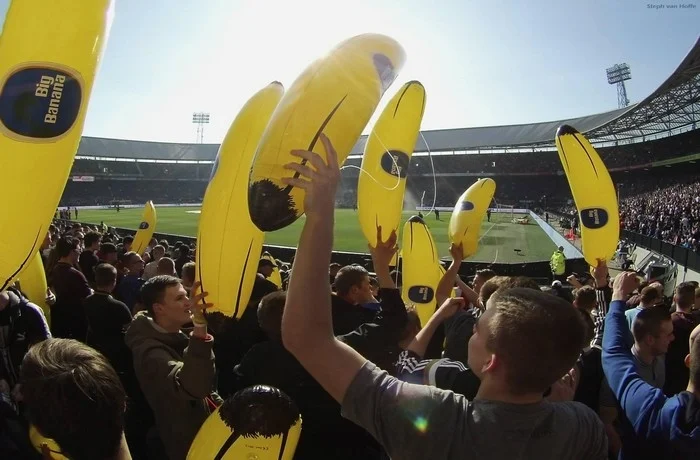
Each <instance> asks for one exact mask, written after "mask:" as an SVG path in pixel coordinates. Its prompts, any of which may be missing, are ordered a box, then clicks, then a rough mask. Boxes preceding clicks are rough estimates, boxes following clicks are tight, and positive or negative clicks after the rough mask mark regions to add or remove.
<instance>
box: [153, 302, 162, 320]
mask: <svg viewBox="0 0 700 460" xmlns="http://www.w3.org/2000/svg"><path fill="white" fill-rule="evenodd" d="M162 312H163V305H162V304H160V303H158V302H156V303H154V304H153V314H154V315H155V314H161V313H162ZM153 319H155V318H153Z"/></svg>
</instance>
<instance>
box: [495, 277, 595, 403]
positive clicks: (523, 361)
mask: <svg viewBox="0 0 700 460" xmlns="http://www.w3.org/2000/svg"><path fill="white" fill-rule="evenodd" d="M491 310H494V314H493V316H492V317H491V320H490V323H489V329H490V330H489V337H488V338H487V340H486V346H487V348H488V349H489V350H490V351H492V352H494V353H496V354H497V355H498V356H499V357H500V358H501V359H502V360H503V362H504V363H505V365H506V368H507V375H506V379H507V384H508V387H509V389H510V391H511V392H513V393H515V394H526V393H544V391H545V390H547V388H549V387H550V386H551V385H552V384H553V383H554V382H555V381H557V380H558V379H560V378H561V376H562V375H564V374H566V373H567V372H568V371H569V370H570V369H571V368H572V367H573V366H574V364H575V363H576V359H577V358H578V356H579V354H580V353H581V350H582V349H583V347H584V346H585V339H586V336H585V335H586V332H585V325H584V323H583V319H582V318H581V314H580V313H579V312H578V311H576V309H575V308H572V307H571V304H570V303H568V302H566V301H565V300H563V299H562V298H560V297H556V296H553V295H549V294H546V293H544V292H541V291H540V290H539V289H537V290H535V289H530V288H512V289H499V290H497V291H496V292H495V293H494V294H493V295H492V296H491V298H490V300H489V305H488V307H487V311H491Z"/></svg>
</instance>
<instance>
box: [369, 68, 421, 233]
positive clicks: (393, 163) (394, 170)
mask: <svg viewBox="0 0 700 460" xmlns="http://www.w3.org/2000/svg"><path fill="white" fill-rule="evenodd" d="M424 109H425V89H424V88H423V85H422V84H421V83H420V82H417V81H410V82H408V83H406V84H405V85H403V86H402V87H401V89H400V90H399V91H398V92H397V93H396V94H395V95H394V97H393V98H392V99H391V100H390V101H389V104H387V106H386V107H385V108H384V110H383V111H382V114H381V115H380V116H379V119H378V120H377V122H376V123H375V125H374V128H373V129H372V132H371V133H370V135H369V137H368V138H367V144H366V145H365V152H364V155H363V156H362V170H361V171H360V178H359V181H358V184H357V211H358V215H359V218H360V227H361V228H362V233H364V235H365V238H367V241H368V242H369V244H371V245H372V246H376V245H377V227H379V226H381V227H382V236H383V237H384V238H386V237H387V236H389V234H391V230H396V232H397V233H398V230H399V223H400V222H401V211H402V210H403V195H404V191H405V190H406V175H407V174H408V166H409V163H410V160H411V155H413V148H414V147H415V146H416V139H417V138H418V131H419V130H420V123H421V120H423V110H424Z"/></svg>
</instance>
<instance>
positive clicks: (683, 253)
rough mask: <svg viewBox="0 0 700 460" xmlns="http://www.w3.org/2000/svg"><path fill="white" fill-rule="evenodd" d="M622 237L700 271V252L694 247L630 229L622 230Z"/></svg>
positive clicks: (688, 267) (690, 268)
mask: <svg viewBox="0 0 700 460" xmlns="http://www.w3.org/2000/svg"><path fill="white" fill-rule="evenodd" d="M622 237H623V238H624V239H626V240H627V241H629V242H631V243H635V244H636V245H637V246H640V247H643V248H645V249H648V250H650V251H654V252H658V253H659V254H661V255H664V256H666V257H668V258H670V259H673V260H674V261H676V263H677V264H678V265H682V266H684V267H686V268H687V269H689V270H693V271H697V272H700V254H698V253H697V252H695V251H693V250H692V249H687V248H684V247H682V246H676V245H675V244H671V243H667V242H666V241H662V240H660V239H658V238H654V237H652V236H646V235H642V234H641V233H636V232H630V231H629V230H622Z"/></svg>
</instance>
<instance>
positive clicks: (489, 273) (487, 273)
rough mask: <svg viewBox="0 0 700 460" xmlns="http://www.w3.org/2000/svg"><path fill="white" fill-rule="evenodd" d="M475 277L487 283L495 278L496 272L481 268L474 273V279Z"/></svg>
mask: <svg viewBox="0 0 700 460" xmlns="http://www.w3.org/2000/svg"><path fill="white" fill-rule="evenodd" d="M477 276H480V277H482V278H483V279H484V281H488V280H490V279H491V278H493V277H494V276H496V272H495V271H493V270H491V269H490V268H483V269H481V270H477V271H476V273H474V277H475V278H476V277H477Z"/></svg>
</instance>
